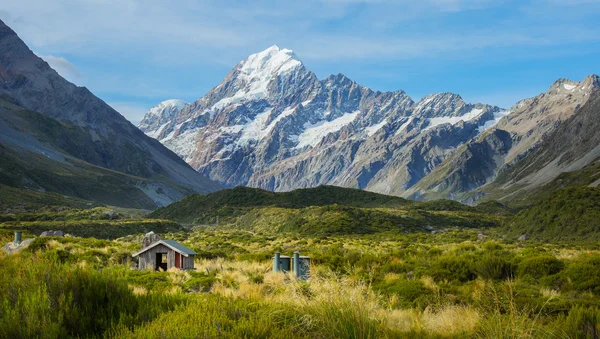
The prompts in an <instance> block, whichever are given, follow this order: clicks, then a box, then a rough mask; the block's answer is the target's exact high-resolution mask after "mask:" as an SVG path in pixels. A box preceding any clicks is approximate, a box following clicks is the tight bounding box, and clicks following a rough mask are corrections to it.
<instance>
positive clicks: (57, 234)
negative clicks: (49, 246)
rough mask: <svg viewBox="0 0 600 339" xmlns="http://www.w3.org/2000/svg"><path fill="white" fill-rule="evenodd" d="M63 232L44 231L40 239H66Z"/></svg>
mask: <svg viewBox="0 0 600 339" xmlns="http://www.w3.org/2000/svg"><path fill="white" fill-rule="evenodd" d="M64 236H65V233H64V232H63V231H44V232H42V234H40V237H64Z"/></svg>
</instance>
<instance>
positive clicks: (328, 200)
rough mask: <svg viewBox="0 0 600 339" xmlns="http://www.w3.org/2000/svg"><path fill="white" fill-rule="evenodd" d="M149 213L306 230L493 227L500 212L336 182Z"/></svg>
mask: <svg viewBox="0 0 600 339" xmlns="http://www.w3.org/2000/svg"><path fill="white" fill-rule="evenodd" d="M150 217H151V218H157V219H169V220H175V221H178V222H182V223H193V224H198V225H201V224H205V225H206V224H210V225H214V224H216V223H217V217H218V222H219V227H221V228H234V229H246V230H253V231H258V232H265V233H279V232H299V233H302V234H311V235H330V234H366V233H377V232H415V231H426V232H434V231H436V230H441V229H446V228H449V227H494V226H499V225H500V223H501V221H502V218H503V217H501V216H498V215H492V214H485V213H481V212H480V211H478V209H477V208H474V207H469V206H465V205H462V204H460V203H458V202H455V201H449V200H443V201H431V202H425V203H416V202H413V201H410V200H406V199H403V198H399V197H393V196H387V195H381V194H376V193H372V192H367V191H361V190H357V189H350V188H342V187H335V186H319V187H316V188H308V189H298V190H295V191H291V192H282V193H273V192H268V191H264V190H261V189H257V188H249V187H236V188H234V189H230V190H223V191H219V192H215V193H211V194H209V195H193V196H189V197H187V198H184V199H182V200H180V201H178V202H175V203H173V204H171V205H169V206H166V207H162V208H159V209H157V210H156V211H154V212H153V213H151V214H150Z"/></svg>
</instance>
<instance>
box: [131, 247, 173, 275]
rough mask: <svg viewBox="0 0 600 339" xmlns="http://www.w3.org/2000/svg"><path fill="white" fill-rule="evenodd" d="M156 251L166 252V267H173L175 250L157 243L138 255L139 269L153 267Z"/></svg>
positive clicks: (150, 268) (154, 266)
mask: <svg viewBox="0 0 600 339" xmlns="http://www.w3.org/2000/svg"><path fill="white" fill-rule="evenodd" d="M156 253H167V268H171V267H175V251H173V250H172V249H170V248H168V247H167V246H165V245H162V244H159V245H156V246H154V247H153V248H151V249H149V250H147V251H146V252H144V253H141V254H140V255H139V267H140V269H142V270H143V269H149V270H153V269H155V268H156Z"/></svg>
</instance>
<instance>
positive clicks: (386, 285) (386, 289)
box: [373, 279, 434, 308]
mask: <svg viewBox="0 0 600 339" xmlns="http://www.w3.org/2000/svg"><path fill="white" fill-rule="evenodd" d="M373 289H374V290H376V291H379V292H380V293H383V294H385V295H397V296H398V303H397V305H395V306H397V307H405V308H408V307H420V306H424V305H427V304H428V303H429V302H430V301H431V300H432V298H433V296H434V294H433V291H431V290H430V289H428V288H427V287H425V285H424V284H423V282H422V281H420V280H404V279H400V280H396V281H391V282H381V283H379V284H375V285H373Z"/></svg>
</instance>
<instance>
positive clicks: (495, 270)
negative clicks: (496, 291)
mask: <svg viewBox="0 0 600 339" xmlns="http://www.w3.org/2000/svg"><path fill="white" fill-rule="evenodd" d="M472 270H473V272H475V273H476V274H477V275H478V276H479V277H481V278H483V279H488V280H501V279H506V278H509V277H511V276H512V274H513V267H512V265H511V263H510V262H508V261H507V260H506V259H504V258H501V257H497V256H495V255H493V254H486V255H484V256H483V257H482V258H481V259H479V260H477V261H475V262H474V263H473V265H472Z"/></svg>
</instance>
